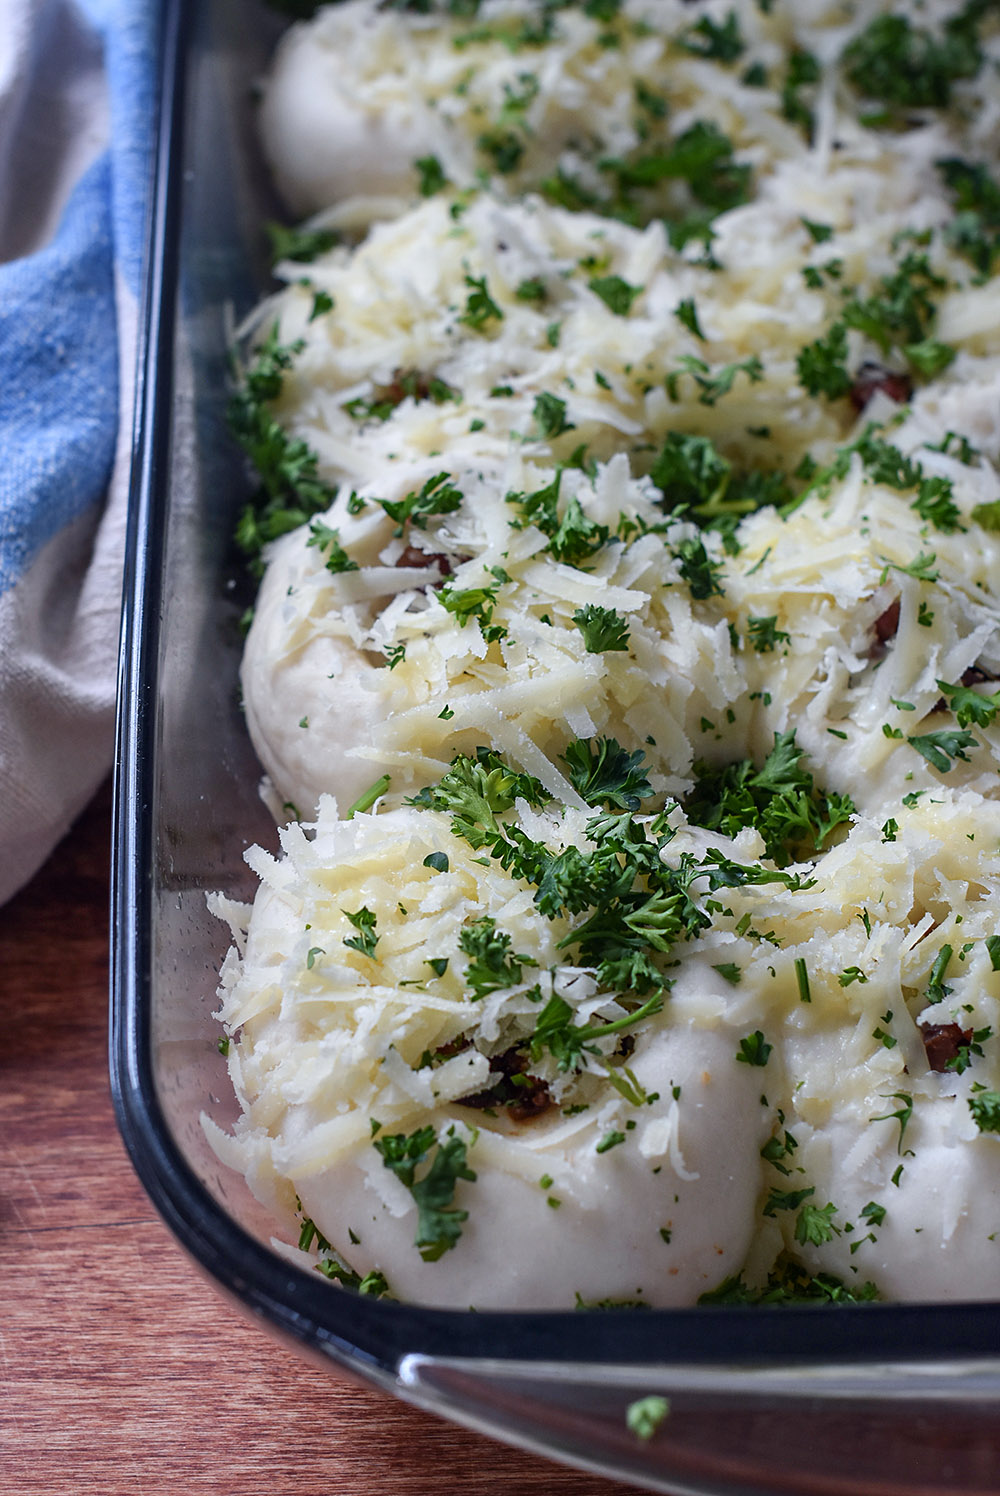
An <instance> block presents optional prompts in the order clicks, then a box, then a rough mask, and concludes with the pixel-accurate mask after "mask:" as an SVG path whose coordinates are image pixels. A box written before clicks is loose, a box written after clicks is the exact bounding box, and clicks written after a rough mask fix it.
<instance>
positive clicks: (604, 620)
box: [573, 603, 629, 654]
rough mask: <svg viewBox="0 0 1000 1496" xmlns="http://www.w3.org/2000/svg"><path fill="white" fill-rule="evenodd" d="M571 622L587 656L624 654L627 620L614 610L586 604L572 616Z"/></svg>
mask: <svg viewBox="0 0 1000 1496" xmlns="http://www.w3.org/2000/svg"><path fill="white" fill-rule="evenodd" d="M573 622H574V623H575V624H576V626H577V628H578V629H579V630H580V632H581V634H582V635H583V643H584V648H585V649H586V651H587V653H588V654H605V653H616V652H626V651H627V650H628V643H629V624H628V619H627V618H623V617H622V616H621V614H620V613H616V612H615V610H614V608H602V607H600V606H599V605H598V604H597V603H587V604H586V606H585V607H582V608H578V609H577V610H576V612H575V613H574V614H573Z"/></svg>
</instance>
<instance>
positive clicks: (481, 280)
mask: <svg viewBox="0 0 1000 1496" xmlns="http://www.w3.org/2000/svg"><path fill="white" fill-rule="evenodd" d="M465 284H466V286H467V287H468V291H469V294H468V297H467V298H466V303H465V311H464V312H463V313H462V315H461V316H460V317H459V319H458V320H459V322H462V323H464V324H465V326H466V327H471V328H472V330H473V332H485V331H486V330H487V328H488V327H489V325H490V323H492V322H502V321H503V312H502V311H501V309H500V307H498V306H497V304H496V302H495V301H494V300H493V297H492V296H491V295H490V293H489V289H488V287H487V285H486V277H485V275H482V276H479V277H476V276H473V275H467V276H466V277H465Z"/></svg>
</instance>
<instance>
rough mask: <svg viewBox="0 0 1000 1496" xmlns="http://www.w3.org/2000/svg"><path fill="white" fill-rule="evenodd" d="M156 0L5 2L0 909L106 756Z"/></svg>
mask: <svg viewBox="0 0 1000 1496" xmlns="http://www.w3.org/2000/svg"><path fill="white" fill-rule="evenodd" d="M158 27H159V6H158V5H157V4H156V3H155V0H0V903H3V902H4V901H5V900H7V899H8V898H9V897H10V896H11V894H13V893H14V892H15V891H16V890H17V889H18V888H20V887H21V886H22V885H23V884H24V883H26V882H27V881H28V879H29V878H30V877H31V875H32V874H33V873H34V872H35V870H36V869H37V868H38V867H39V866H40V865H41V863H42V862H43V861H44V860H45V858H46V857H47V855H48V853H49V852H50V851H51V849H52V848H53V847H54V846H55V844H56V843H57V842H58V841H59V839H60V837H61V836H62V835H63V833H64V832H65V831H66V830H67V829H68V827H69V826H70V824H71V823H72V821H73V819H74V818H75V817H76V815H77V814H78V813H79V811H80V810H81V809H82V808H83V807H84V806H85V805H86V803H87V801H88V800H89V798H90V797H91V796H92V794H93V793H94V791H95V789H96V788H97V787H98V785H100V783H101V782H102V780H103V778H104V776H105V775H106V774H107V772H108V769H109V767H110V764H111V758H112V749H113V727H114V699H115V683H116V680H115V678H116V666H117V644H118V627H119V615H120V607H121V569H122V552H123V543H124V532H125V518H126V503H127V488H128V459H129V454H130V435H131V421H132V392H133V385H134V364H135V350H136V329H137V319H138V300H139V291H140V282H141V273H142V256H143V239H144V229H145V221H146V211H147V203H148V194H149V191H150V185H151V178H152V161H153V149H154V139H153V135H154V121H155V108H154V102H155V85H156V70H157V33H158Z"/></svg>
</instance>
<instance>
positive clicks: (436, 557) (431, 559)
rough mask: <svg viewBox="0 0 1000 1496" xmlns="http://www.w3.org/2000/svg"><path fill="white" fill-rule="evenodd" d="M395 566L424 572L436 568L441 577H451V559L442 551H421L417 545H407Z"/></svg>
mask: <svg viewBox="0 0 1000 1496" xmlns="http://www.w3.org/2000/svg"><path fill="white" fill-rule="evenodd" d="M396 565H397V566H412V567H414V568H419V569H421V570H426V569H427V568H429V567H431V566H436V567H437V569H438V571H439V572H440V573H441V575H442V576H445V577H450V576H451V559H450V557H448V556H446V555H445V554H444V553H443V552H442V551H422V550H421V549H420V547H419V546H418V545H408V546H407V547H406V549H405V550H404V551H403V552H402V554H401V555H400V557H399V559H398V560H397V561H396Z"/></svg>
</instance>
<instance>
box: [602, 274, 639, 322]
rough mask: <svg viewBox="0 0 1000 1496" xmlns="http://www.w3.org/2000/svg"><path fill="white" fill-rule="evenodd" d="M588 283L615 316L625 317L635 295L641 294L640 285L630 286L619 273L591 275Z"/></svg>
mask: <svg viewBox="0 0 1000 1496" xmlns="http://www.w3.org/2000/svg"><path fill="white" fill-rule="evenodd" d="M589 285H590V289H591V290H592V291H593V292H594V294H595V296H599V297H600V298H601V300H602V301H603V302H604V305H605V306H606V307H607V308H608V310H609V311H611V312H614V314H615V316H616V317H627V316H628V314H629V312H630V311H631V310H632V303H633V302H634V301H635V299H636V297H637V296H641V295H642V287H641V286H630V285H629V283H628V281H625V280H622V278H621V276H620V275H600V276H593V277H592V278H591V280H590V281H589Z"/></svg>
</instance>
